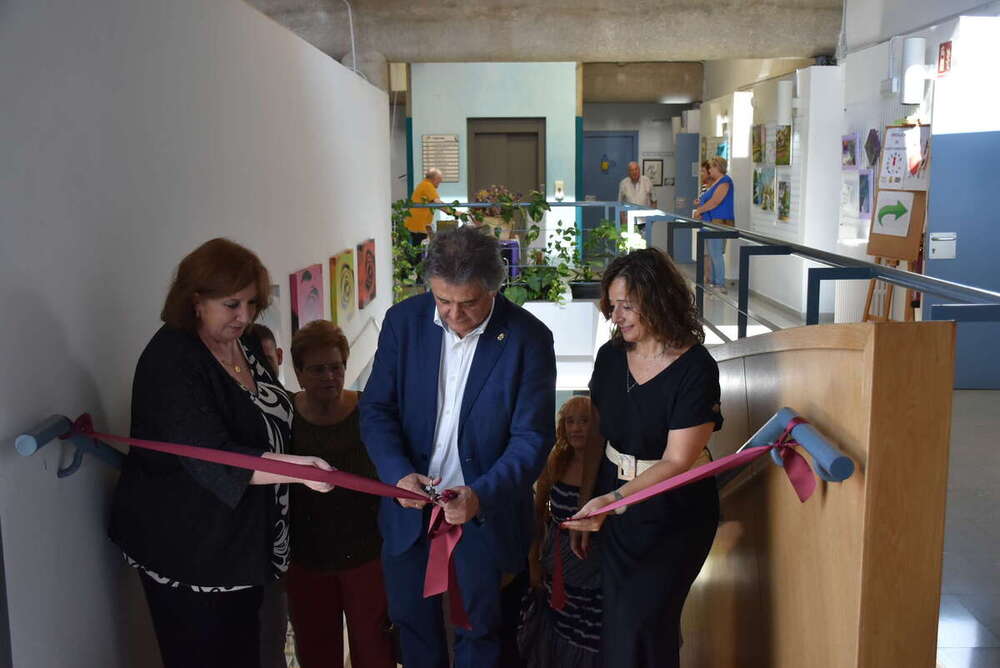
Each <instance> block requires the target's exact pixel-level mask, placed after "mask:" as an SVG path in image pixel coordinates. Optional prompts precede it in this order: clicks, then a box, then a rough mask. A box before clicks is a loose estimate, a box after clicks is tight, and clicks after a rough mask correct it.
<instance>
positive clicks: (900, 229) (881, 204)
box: [872, 190, 913, 237]
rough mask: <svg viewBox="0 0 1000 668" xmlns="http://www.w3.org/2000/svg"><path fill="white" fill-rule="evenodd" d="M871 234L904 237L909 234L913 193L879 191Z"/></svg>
mask: <svg viewBox="0 0 1000 668" xmlns="http://www.w3.org/2000/svg"><path fill="white" fill-rule="evenodd" d="M874 213H875V216H874V220H873V221H872V233H874V234H886V235H889V236H893V237H905V236H908V235H909V233H910V218H911V216H912V213H913V193H911V192H906V191H905V190H880V191H879V193H878V200H877V202H876V204H875V212H874Z"/></svg>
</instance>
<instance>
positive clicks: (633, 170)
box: [628, 160, 640, 183]
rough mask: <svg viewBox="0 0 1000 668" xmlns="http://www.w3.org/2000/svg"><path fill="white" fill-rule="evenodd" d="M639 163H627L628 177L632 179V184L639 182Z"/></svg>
mask: <svg viewBox="0 0 1000 668" xmlns="http://www.w3.org/2000/svg"><path fill="white" fill-rule="evenodd" d="M639 173H640V172H639V163H638V162H635V161H634V160H633V161H632V162H630V163H628V177H629V178H630V179H632V183H638V182H639Z"/></svg>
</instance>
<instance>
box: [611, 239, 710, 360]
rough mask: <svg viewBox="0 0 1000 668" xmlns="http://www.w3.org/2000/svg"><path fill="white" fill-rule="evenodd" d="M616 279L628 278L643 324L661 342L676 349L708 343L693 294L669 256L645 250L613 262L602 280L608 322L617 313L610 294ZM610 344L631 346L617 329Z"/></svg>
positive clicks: (631, 297) (654, 249) (626, 283)
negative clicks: (613, 312)
mask: <svg viewBox="0 0 1000 668" xmlns="http://www.w3.org/2000/svg"><path fill="white" fill-rule="evenodd" d="M617 278H624V279H625V287H626V289H627V290H628V295H629V299H630V300H631V301H632V305H633V306H634V307H635V308H636V309H637V311H638V313H639V318H640V320H641V321H642V324H643V325H644V326H645V327H646V328H647V329H649V330H650V332H651V333H652V335H653V336H654V337H655V338H656V339H657V340H658V341H660V342H661V343H664V344H666V345H669V346H672V347H675V348H683V347H686V346H691V345H694V344H696V343H703V342H704V341H705V332H704V330H703V329H702V326H701V322H700V321H699V319H698V311H697V309H696V308H695V303H694V295H693V294H692V293H691V289H690V288H689V287H688V284H687V280H685V278H684V276H683V275H682V274H681V272H680V271H679V270H678V269H677V267H676V266H675V265H674V263H673V262H671V260H670V258H669V257H667V255H666V253H664V252H663V251H661V250H659V249H657V248H645V249H642V250H635V251H632V252H631V253H629V254H628V255H621V256H619V257H616V258H615V259H614V260H612V262H611V264H609V265H608V268H607V269H605V270H604V276H603V277H602V278H601V302H600V309H601V313H603V314H604V317H605V319H607V320H610V319H611V314H612V311H613V310H614V308H613V305H612V304H611V299H610V297H609V296H608V291H609V290H610V288H611V284H612V283H613V282H614V281H615V279H617ZM611 341H612V343H614V344H615V345H619V346H624V347H625V348H631V347H632V344H628V343H626V342H625V341H624V340H623V339H622V335H621V332H620V331H619V330H618V328H617V327H616V328H615V330H614V332H613V333H612V334H611Z"/></svg>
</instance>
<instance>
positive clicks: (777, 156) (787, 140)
mask: <svg viewBox="0 0 1000 668" xmlns="http://www.w3.org/2000/svg"><path fill="white" fill-rule="evenodd" d="M774 164H776V165H790V164H792V126H791V125H779V126H778V127H777V128H776V129H775V132H774Z"/></svg>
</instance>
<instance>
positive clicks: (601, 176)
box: [580, 130, 639, 235]
mask: <svg viewBox="0 0 1000 668" xmlns="http://www.w3.org/2000/svg"><path fill="white" fill-rule="evenodd" d="M638 159H639V131H638V130H629V131H621V132H610V131H608V132H605V131H595V130H591V131H584V133H583V194H584V196H583V197H581V198H580V199H596V200H600V201H606V202H614V201H617V200H618V184H619V183H620V182H621V180H622V179H624V178H625V177H626V176H628V163H630V162H632V161H633V160H635V161H638ZM606 217H612V218H613V217H614V211H612V212H610V213H608V212H607V211H605V210H604V209H602V208H599V207H584V209H583V229H584V235H586V234H587V230H591V229H593V228H595V227H597V225H598V223H599V222H600V221H601V219H602V218H606Z"/></svg>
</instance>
